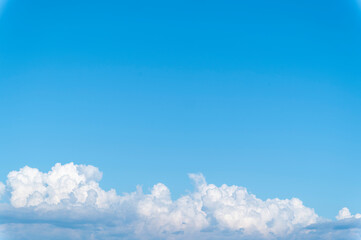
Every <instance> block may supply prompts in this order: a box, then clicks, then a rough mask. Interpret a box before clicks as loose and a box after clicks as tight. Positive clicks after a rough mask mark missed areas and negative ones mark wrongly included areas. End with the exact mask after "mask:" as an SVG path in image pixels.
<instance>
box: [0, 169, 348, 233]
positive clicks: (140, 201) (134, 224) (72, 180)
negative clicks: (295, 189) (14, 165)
mask: <svg viewBox="0 0 361 240" xmlns="http://www.w3.org/2000/svg"><path fill="white" fill-rule="evenodd" d="M101 177H102V173H101V172H100V171H99V170H98V169H97V168H96V167H93V166H85V165H76V164H73V163H69V164H65V165H61V164H56V165H55V166H54V167H53V168H52V169H51V171H49V172H48V173H42V172H40V171H39V170H38V169H35V168H30V167H24V168H22V169H20V170H19V171H12V172H10V173H9V174H8V179H7V189H9V193H10V204H11V205H7V204H3V205H1V206H0V219H2V220H0V226H1V227H0V231H1V229H3V232H6V233H7V235H8V236H12V238H11V239H39V238H42V239H50V238H51V239H56V238H57V236H62V237H64V236H66V238H67V239H92V238H94V239H113V238H114V239H119V238H122V239H194V238H198V239H287V238H288V237H290V236H293V239H299V238H297V237H298V236H306V235H307V234H309V233H313V234H314V232H315V230H314V229H312V230H307V228H309V227H310V226H315V227H314V228H315V229H318V226H319V225H317V224H320V223H322V220H321V219H320V218H319V217H318V216H317V214H316V213H315V212H314V210H313V209H311V208H308V207H305V206H304V205H303V203H302V201H301V200H299V199H297V198H292V199H284V200H281V199H277V198H276V199H268V200H265V201H264V200H261V199H259V198H257V197H256V196H255V195H253V194H250V193H249V192H248V191H247V189H246V188H243V187H239V186H227V185H222V186H215V185H213V184H208V183H207V182H206V181H205V178H204V177H203V176H202V175H201V174H190V178H191V179H192V180H193V181H194V182H195V186H196V189H195V191H194V192H193V193H190V194H188V195H185V196H182V197H180V198H179V199H176V200H172V199H171V193H170V190H169V189H168V188H167V187H166V186H165V185H164V184H162V183H158V184H156V185H154V186H153V188H152V190H151V192H150V193H149V194H145V193H143V191H142V189H141V188H138V189H137V191H136V192H133V193H130V194H124V195H117V194H116V192H115V190H110V191H105V190H103V189H101V188H100V186H99V181H100V180H101ZM4 188H5V187H4ZM341 211H343V212H342V213H341ZM341 211H340V214H339V217H338V218H339V219H343V218H345V217H347V216H351V214H349V212H347V211H346V210H341ZM348 214H349V215H348ZM322 228H323V229H324V228H325V227H324V226H323V225H322ZM317 231H318V230H317ZM317 231H316V232H317ZM39 234H40V235H39ZM305 234H306V235H305ZM29 236H31V237H29ZM307 236H308V235H307ZM317 236H318V235H317ZM317 236H316V237H315V238H314V239H317ZM328 236H329V235H328ZM301 239H302V238H301ZM310 239H312V238H310ZM320 239H322V238H320ZM334 239H337V238H334Z"/></svg>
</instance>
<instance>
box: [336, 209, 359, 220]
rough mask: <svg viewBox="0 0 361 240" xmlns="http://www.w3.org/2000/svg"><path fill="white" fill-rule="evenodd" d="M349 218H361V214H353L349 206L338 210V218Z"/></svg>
mask: <svg viewBox="0 0 361 240" xmlns="http://www.w3.org/2000/svg"><path fill="white" fill-rule="evenodd" d="M347 218H361V214H359V213H357V214H356V215H352V214H351V212H350V210H349V209H348V208H346V207H344V208H342V209H341V210H340V211H339V212H338V215H337V216H336V219H337V220H343V219H347Z"/></svg>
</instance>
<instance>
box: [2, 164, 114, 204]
mask: <svg viewBox="0 0 361 240" xmlns="http://www.w3.org/2000/svg"><path fill="white" fill-rule="evenodd" d="M101 178H102V173H101V172H100V171H99V169H98V168H96V167H93V166H85V165H75V164H74V163H69V164H65V165H61V164H60V163H57V164H56V165H55V166H54V167H53V168H52V169H51V171H49V172H48V173H42V172H40V171H39V170H38V169H36V168H30V167H28V166H26V167H24V168H22V169H20V170H19V171H12V172H10V173H9V174H8V180H7V184H8V185H9V187H10V189H11V204H12V205H13V206H14V207H30V206H39V205H41V204H48V205H55V204H59V203H60V202H61V201H63V200H71V201H72V202H71V203H72V204H82V203H85V202H86V200H87V198H88V196H89V192H94V193H95V194H96V195H97V200H96V204H97V206H98V207H100V208H102V207H107V206H108V205H107V202H108V200H109V199H111V198H112V197H115V191H114V190H111V191H109V192H105V191H104V190H102V189H101V188H100V187H99V184H98V181H100V180H101Z"/></svg>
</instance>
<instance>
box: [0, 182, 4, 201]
mask: <svg viewBox="0 0 361 240" xmlns="http://www.w3.org/2000/svg"><path fill="white" fill-rule="evenodd" d="M4 193H5V184H3V183H2V182H0V199H1V198H2V196H3V195H4Z"/></svg>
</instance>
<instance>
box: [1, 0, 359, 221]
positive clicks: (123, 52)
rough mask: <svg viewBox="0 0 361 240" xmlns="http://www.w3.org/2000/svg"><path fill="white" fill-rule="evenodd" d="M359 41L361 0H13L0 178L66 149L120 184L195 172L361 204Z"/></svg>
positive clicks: (176, 180)
mask: <svg viewBox="0 0 361 240" xmlns="http://www.w3.org/2000/svg"><path fill="white" fill-rule="evenodd" d="M360 43H361V7H360V5H359V4H358V2H357V1H356V0H344V1H332V0H330V1H323V0H320V1H316V2H315V1H309V0H303V1H286V0H285V1H221V2H219V1H207V2H205V1H151V2H149V1H131V2H128V3H127V2H125V1H105V2H104V1H82V0H79V1H68V0H65V1H58V2H54V1H41V0H33V1H31V2H30V1H25V2H24V1H17V0H8V1H7V3H6V5H5V6H4V7H3V9H2V14H1V16H0V116H1V117H0V149H1V150H0V161H1V168H0V181H2V182H5V181H6V176H7V174H8V173H9V172H10V171H12V170H17V169H20V168H21V167H23V166H25V165H29V166H31V167H35V168H38V169H40V170H41V171H44V172H45V171H48V170H49V169H50V168H51V167H52V166H53V165H54V164H55V163H57V162H60V163H63V164H65V163H68V162H75V163H77V164H91V165H94V166H96V167H98V168H99V169H100V170H101V171H102V172H103V174H104V176H103V180H102V182H101V186H102V187H103V188H104V189H110V188H115V189H116V190H117V192H119V193H122V192H129V191H133V190H134V189H135V186H136V185H138V184H140V185H142V186H143V187H144V189H145V190H147V189H149V188H150V187H151V186H152V185H153V184H155V183H157V182H162V183H164V184H165V185H167V186H169V188H170V189H171V191H172V193H173V196H174V197H178V196H181V195H183V194H185V193H186V192H187V190H186V189H189V190H191V189H192V188H193V187H192V185H191V183H190V182H189V181H188V179H187V174H188V173H203V174H204V175H205V176H206V177H207V180H208V181H209V182H212V183H214V184H216V185H221V184H223V183H226V184H228V185H232V184H235V185H240V186H245V187H247V188H248V189H249V191H250V192H252V193H254V194H256V195H257V196H258V197H259V198H261V199H267V198H276V197H278V198H292V197H298V198H300V199H301V200H302V201H303V202H304V204H305V205H306V206H309V207H312V208H314V209H315V210H316V212H317V213H318V214H319V215H320V216H324V217H328V218H333V217H334V216H335V215H337V212H338V210H339V209H341V208H342V207H345V206H347V207H348V208H349V209H350V210H351V212H361V204H360V199H361V191H360V179H359V169H360V167H361V161H360V159H361V152H360V147H361V138H360V136H361V125H360V122H361V108H360V106H361V94H360V93H361V81H360V80H361V68H360V62H361V45H360Z"/></svg>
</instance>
